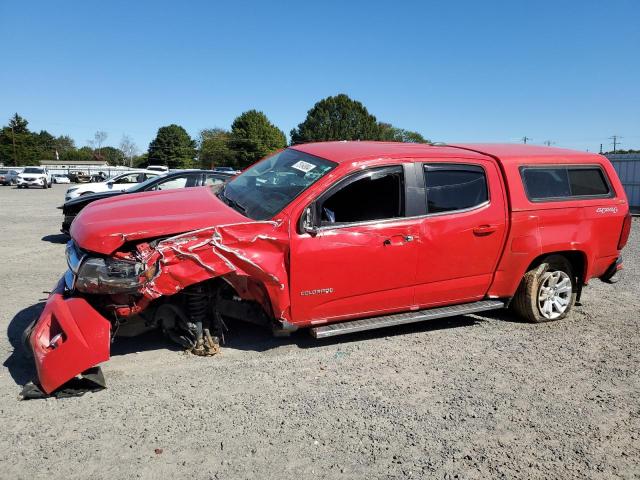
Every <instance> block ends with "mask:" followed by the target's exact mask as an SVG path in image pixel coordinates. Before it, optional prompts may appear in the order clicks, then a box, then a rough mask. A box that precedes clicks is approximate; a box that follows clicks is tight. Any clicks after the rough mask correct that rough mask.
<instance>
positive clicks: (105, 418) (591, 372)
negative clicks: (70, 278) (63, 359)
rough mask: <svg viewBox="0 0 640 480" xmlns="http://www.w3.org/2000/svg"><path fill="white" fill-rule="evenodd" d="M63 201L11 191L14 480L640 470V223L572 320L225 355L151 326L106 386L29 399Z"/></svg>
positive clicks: (122, 349) (7, 328) (429, 326)
mask: <svg viewBox="0 0 640 480" xmlns="http://www.w3.org/2000/svg"><path fill="white" fill-rule="evenodd" d="M64 190H65V186H64V185H60V186H54V188H53V189H51V190H29V191H24V190H17V189H15V188H9V187H0V220H1V227H0V228H1V230H0V231H1V232H2V233H1V238H2V241H1V242H0V265H1V267H0V286H1V287H2V295H1V297H0V298H1V299H2V301H1V302H0V329H1V330H2V331H3V332H6V335H2V336H0V360H2V362H3V366H2V368H0V425H1V428H0V465H1V470H0V478H11V479H13V478H60V477H67V478H97V479H102V478H105V479H106V478H131V477H134V478H135V477H138V478H167V477H174V476H179V477H181V478H189V477H192V478H195V479H200V478H296V479H299V478H333V477H340V478H365V477H368V478H423V477H434V478H488V477H505V478H584V477H588V478H612V477H621V478H638V477H640V460H639V458H640V377H639V374H638V371H639V370H638V367H639V363H638V362H639V360H640V348H639V347H640V335H639V328H638V322H639V317H640V316H639V315H638V314H639V311H640V299H639V298H638V297H639V294H640V287H639V281H640V254H639V253H638V246H639V243H640V222H638V221H637V220H636V221H634V226H633V232H632V236H631V240H630V243H629V245H628V246H627V250H626V263H625V265H626V278H625V279H624V281H623V282H622V283H619V284H618V285H617V286H615V287H611V286H608V285H605V284H603V283H601V282H599V281H594V282H593V283H592V285H591V286H590V287H588V288H587V289H586V290H585V293H584V296H583V306H581V307H577V308H576V310H575V311H574V313H573V315H572V316H571V318H570V319H568V320H564V321H561V322H558V323H551V324H546V325H530V324H524V323H519V322H517V321H514V320H513V319H512V318H510V317H509V316H508V315H503V314H492V315H474V316H466V317H457V318H453V319H449V320H446V321H434V322H431V323H423V324H419V325H414V326H409V327H404V328H395V329H391V330H386V331H376V332H371V333H367V334H356V335H353V336H349V337H346V338H342V339H340V340H329V341H316V340H313V339H312V338H311V337H310V336H309V335H308V334H307V333H306V332H299V333H297V334H295V335H294V336H292V337H291V338H288V339H274V338H271V337H269V336H268V334H267V333H263V332H262V331H255V330H253V329H252V328H251V327H247V328H246V329H242V330H239V331H236V332H234V333H233V334H232V336H231V339H230V340H231V344H230V345H229V346H227V347H226V348H225V349H224V353H223V354H222V355H221V356H219V357H214V358H197V357H193V356H190V355H185V354H183V353H182V352H180V350H178V349H177V348H175V347H173V346H172V345H170V344H169V343H167V342H166V341H165V340H164V339H163V338H162V337H161V336H160V335H158V334H155V333H152V334H148V335H146V336H144V337H138V338H135V339H119V340H118V341H117V342H116V343H115V344H114V345H113V350H112V354H113V358H112V360H111V361H109V362H108V363H106V364H105V365H104V367H103V370H104V373H105V375H106V377H107V382H108V388H107V390H104V391H102V392H98V393H93V394H87V395H85V396H84V397H80V398H71V399H63V400H56V399H47V400H31V401H22V402H20V401H18V400H17V395H18V392H19V391H20V386H21V385H22V384H24V383H25V382H27V381H28V380H30V379H31V378H32V375H33V370H32V367H31V365H30V363H29V362H28V361H27V359H26V358H25V357H24V356H23V354H22V352H21V351H20V347H19V336H20V333H21V332H22V330H23V328H24V327H25V325H26V324H27V323H28V322H29V321H30V319H31V318H32V317H33V316H34V315H36V314H37V313H38V312H39V311H40V309H41V308H42V299H43V298H44V297H45V296H46V295H45V294H44V293H42V292H43V291H46V290H49V289H51V287H52V286H53V285H54V283H55V282H56V281H57V279H58V278H59V277H60V275H61V273H62V272H63V271H64V270H65V266H66V265H65V259H64V241H65V238H64V237H62V236H61V235H58V234H57V232H58V229H59V227H60V221H61V214H60V211H59V210H56V209H55V207H56V206H58V205H59V204H60V203H61V200H62V198H63V192H64Z"/></svg>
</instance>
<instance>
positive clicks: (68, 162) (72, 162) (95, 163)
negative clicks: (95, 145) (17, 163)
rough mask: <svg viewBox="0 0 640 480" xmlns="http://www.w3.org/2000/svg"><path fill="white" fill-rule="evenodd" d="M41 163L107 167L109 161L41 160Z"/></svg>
mask: <svg viewBox="0 0 640 480" xmlns="http://www.w3.org/2000/svg"><path fill="white" fill-rule="evenodd" d="M40 165H46V166H49V165H71V166H73V167H77V166H83V165H87V166H91V167H107V166H108V165H107V162H105V161H104V160H40Z"/></svg>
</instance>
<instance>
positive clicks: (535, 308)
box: [511, 255, 577, 323]
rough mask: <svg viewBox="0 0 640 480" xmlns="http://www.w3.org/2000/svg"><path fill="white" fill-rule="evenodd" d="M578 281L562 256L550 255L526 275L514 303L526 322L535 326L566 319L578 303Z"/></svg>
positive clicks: (514, 308)
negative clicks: (535, 324)
mask: <svg viewBox="0 0 640 480" xmlns="http://www.w3.org/2000/svg"><path fill="white" fill-rule="evenodd" d="M576 293H577V289H576V278H575V276H574V274H573V270H572V268H571V264H570V263H569V261H568V260H567V259H566V258H565V257H563V256H562V255H550V256H548V257H546V258H545V259H544V260H542V263H541V264H540V265H538V266H537V267H535V268H533V269H531V270H529V271H528V272H527V273H525V275H524V277H523V278H522V282H520V286H519V287H518V290H517V291H516V294H515V296H514V297H513V302H512V303H511V305H512V307H513V310H514V311H515V312H516V313H517V314H518V315H519V316H520V317H521V318H522V319H524V320H527V321H529V322H533V323H544V322H552V321H556V320H562V319H563V318H565V317H566V316H567V315H568V314H569V312H570V311H571V308H573V305H574V304H575V302H576Z"/></svg>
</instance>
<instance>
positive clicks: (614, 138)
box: [609, 135, 622, 153]
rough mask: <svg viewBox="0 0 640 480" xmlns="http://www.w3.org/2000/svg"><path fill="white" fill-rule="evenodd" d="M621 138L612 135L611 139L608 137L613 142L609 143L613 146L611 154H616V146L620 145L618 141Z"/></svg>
mask: <svg viewBox="0 0 640 480" xmlns="http://www.w3.org/2000/svg"><path fill="white" fill-rule="evenodd" d="M621 138H622V137H621V136H620V135H612V136H611V137H609V140H613V142H611V144H612V145H613V153H616V148H617V146H618V145H620V141H619V140H620V139H621Z"/></svg>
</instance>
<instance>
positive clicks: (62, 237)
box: [40, 233, 69, 244]
mask: <svg viewBox="0 0 640 480" xmlns="http://www.w3.org/2000/svg"><path fill="white" fill-rule="evenodd" d="M40 240H42V241H43V242H49V243H58V244H63V243H67V242H68V241H69V236H68V235H66V234H64V233H56V234H53V235H45V236H44V237H42V238H41V239H40Z"/></svg>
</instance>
